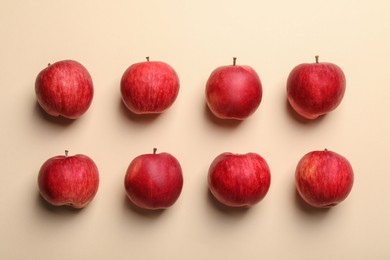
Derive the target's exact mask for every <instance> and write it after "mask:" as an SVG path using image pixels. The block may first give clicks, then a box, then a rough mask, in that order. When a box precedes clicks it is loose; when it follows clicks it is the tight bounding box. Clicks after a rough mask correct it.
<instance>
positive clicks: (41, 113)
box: [34, 100, 77, 127]
mask: <svg viewBox="0 0 390 260" xmlns="http://www.w3.org/2000/svg"><path fill="white" fill-rule="evenodd" d="M34 113H35V114H36V115H37V116H38V118H40V119H41V120H43V121H45V122H49V123H53V124H57V125H60V126H63V127H66V126H69V125H71V124H73V123H74V122H75V121H76V120H77V119H69V118H65V117H62V116H57V117H55V116H52V115H49V114H48V113H46V111H45V110H43V108H42V107H41V105H39V103H38V101H36V100H35V107H34Z"/></svg>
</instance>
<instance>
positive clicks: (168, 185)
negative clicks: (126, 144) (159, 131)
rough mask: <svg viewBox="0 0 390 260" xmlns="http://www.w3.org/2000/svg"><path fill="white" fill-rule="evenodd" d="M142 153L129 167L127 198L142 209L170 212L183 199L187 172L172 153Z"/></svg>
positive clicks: (126, 185) (125, 180)
mask: <svg viewBox="0 0 390 260" xmlns="http://www.w3.org/2000/svg"><path fill="white" fill-rule="evenodd" d="M156 152H157V149H156V148H154V149H153V153H152V154H142V155H139V156H137V157H136V158H134V159H133V160H132V161H131V162H130V165H129V166H128V168H127V171H126V175H125V179H124V185H125V190H126V194H127V197H128V198H129V200H130V201H131V202H132V203H133V204H134V205H136V206H138V207H139V208H143V209H148V210H157V209H166V208H169V207H171V206H172V205H173V204H174V203H175V202H176V201H177V199H178V198H179V196H180V194H181V191H182V188H183V173H182V169H181V166H180V163H179V161H178V160H177V159H176V158H175V157H174V156H173V155H171V154H169V153H156Z"/></svg>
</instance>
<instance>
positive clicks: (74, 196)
mask: <svg viewBox="0 0 390 260" xmlns="http://www.w3.org/2000/svg"><path fill="white" fill-rule="evenodd" d="M98 187H99V171H98V168H97V166H96V164H95V162H94V161H93V160H92V159H91V158H90V157H88V156H86V155H83V154H76V155H74V156H69V155H68V151H67V150H66V151H65V155H58V156H54V157H52V158H49V159H48V160H46V161H45V162H44V163H43V165H42V166H41V168H40V170H39V174H38V188H39V192H40V194H41V195H42V197H43V198H44V199H45V200H46V201H47V202H48V203H49V204H51V205H53V206H63V205H67V206H71V207H73V208H78V209H80V208H84V207H85V206H87V205H88V204H89V203H90V202H91V201H92V200H93V198H94V197H95V195H96V193H97V191H98Z"/></svg>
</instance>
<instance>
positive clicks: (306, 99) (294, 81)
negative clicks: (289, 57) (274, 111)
mask: <svg viewBox="0 0 390 260" xmlns="http://www.w3.org/2000/svg"><path fill="white" fill-rule="evenodd" d="M345 86H346V80H345V76H344V73H343V71H342V70H341V68H340V67H339V66H337V65H336V64H333V63H327V62H318V56H316V62H315V63H304V64H300V65H298V66H296V67H295V68H294V69H293V70H292V71H291V72H290V74H289V76H288V79H287V98H288V101H289V103H290V105H291V107H292V108H293V109H294V110H295V111H296V112H297V113H298V114H299V115H301V116H302V117H305V118H307V119H315V118H317V117H319V116H321V115H324V114H326V113H329V112H330V111H332V110H334V109H336V107H337V106H338V105H339V104H340V103H341V101H342V99H343V97H344V93H345Z"/></svg>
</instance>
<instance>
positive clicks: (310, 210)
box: [293, 185, 331, 216]
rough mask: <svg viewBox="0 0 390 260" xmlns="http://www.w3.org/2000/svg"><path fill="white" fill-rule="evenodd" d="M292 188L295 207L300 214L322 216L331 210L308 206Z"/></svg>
mask: <svg viewBox="0 0 390 260" xmlns="http://www.w3.org/2000/svg"><path fill="white" fill-rule="evenodd" d="M293 188H294V190H293V193H294V202H295V205H296V207H297V208H298V209H299V210H300V211H301V212H303V213H305V214H306V215H309V216H323V215H326V214H327V213H328V212H329V211H330V210H331V208H315V207H313V206H310V205H309V204H307V203H306V202H305V201H304V200H303V199H302V197H301V195H300V194H299V192H298V190H297V189H296V187H295V186H294V185H293Z"/></svg>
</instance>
